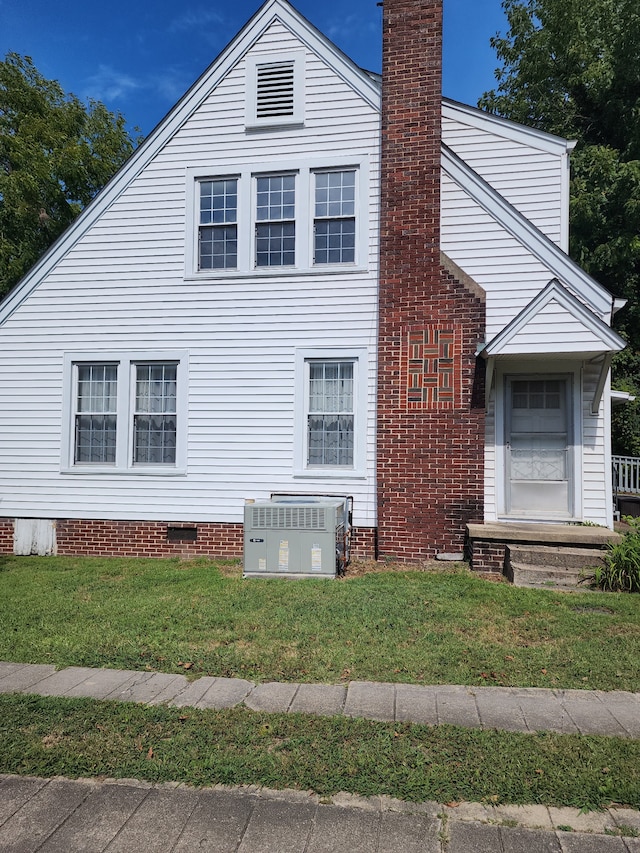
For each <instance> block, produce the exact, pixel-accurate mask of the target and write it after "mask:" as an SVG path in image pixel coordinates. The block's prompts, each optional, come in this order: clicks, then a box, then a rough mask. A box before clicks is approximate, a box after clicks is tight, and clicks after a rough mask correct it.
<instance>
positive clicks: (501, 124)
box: [442, 98, 576, 154]
mask: <svg viewBox="0 0 640 853" xmlns="http://www.w3.org/2000/svg"><path fill="white" fill-rule="evenodd" d="M442 116H443V118H448V119H452V120H454V121H459V122H463V123H464V124H467V125H469V126H470V127H476V128H478V129H479V130H485V131H487V132H490V133H494V134H496V136H504V137H505V138H507V139H510V140H513V141H514V142H521V143H522V144H523V145H527V146H529V147H530V148H537V149H539V150H540V151H546V152H548V153H549V154H567V153H569V152H571V151H573V149H574V148H575V147H576V141H575V140H573V139H564V138H563V137H561V136H555V135H554V134H552V133H547V132H546V131H545V130H538V129H537V128H535V127H527V125H524V124H518V123H517V122H515V121H511V120H510V119H506V118H502V116H497V115H494V114H493V113H487V112H485V111H484V110H480V109H478V107H472V106H469V104H462V103H460V101H453V100H452V99H451V98H443V99H442Z"/></svg>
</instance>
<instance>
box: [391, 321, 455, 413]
mask: <svg viewBox="0 0 640 853" xmlns="http://www.w3.org/2000/svg"><path fill="white" fill-rule="evenodd" d="M461 353H462V334H461V329H460V328H457V329H454V328H451V326H446V325H444V324H442V323H440V324H436V323H431V324H429V325H428V326H425V327H424V328H421V329H415V328H414V329H409V331H408V332H407V333H406V336H405V350H404V353H403V360H402V369H403V372H404V373H405V376H406V381H407V396H406V400H405V408H406V409H410V410H411V409H413V410H416V409H452V408H454V407H455V406H456V405H458V406H459V405H460V402H461V390H462V375H461V374H462V361H461V358H460V356H461Z"/></svg>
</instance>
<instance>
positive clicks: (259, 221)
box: [185, 156, 370, 280]
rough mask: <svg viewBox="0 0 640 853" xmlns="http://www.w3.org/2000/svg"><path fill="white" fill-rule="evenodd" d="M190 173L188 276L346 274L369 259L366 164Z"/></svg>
mask: <svg viewBox="0 0 640 853" xmlns="http://www.w3.org/2000/svg"><path fill="white" fill-rule="evenodd" d="M234 172H235V174H233V175H229V174H224V173H222V174H216V172H215V171H214V172H211V171H204V169H203V168H200V167H188V168H187V181H188V184H187V191H186V196H187V216H186V228H187V239H186V245H185V277H186V278H187V279H192V280H195V279H198V278H199V279H203V280H206V279H221V278H226V277H229V278H235V277H240V276H242V275H247V274H260V275H268V276H271V275H273V274H274V273H278V274H282V275H291V274H293V273H295V272H305V273H311V272H316V273H318V272H322V273H325V272H326V273H331V274H333V273H338V274H339V273H341V272H345V273H346V272H347V271H349V272H352V271H356V270H358V269H359V270H362V269H366V265H367V262H368V260H369V252H368V251H367V246H368V243H367V237H368V229H369V225H370V222H369V218H368V213H369V208H368V200H369V178H368V159H367V158H366V157H365V156H363V157H360V158H359V160H357V161H356V162H355V163H354V162H353V161H347V162H344V161H343V162H338V163H336V162H335V159H334V158H332V157H329V158H325V157H323V158H317V159H316V158H314V159H313V160H294V161H289V160H287V161H285V162H282V161H280V162H278V161H275V162H271V163H248V164H244V165H242V166H240V167H239V168H234Z"/></svg>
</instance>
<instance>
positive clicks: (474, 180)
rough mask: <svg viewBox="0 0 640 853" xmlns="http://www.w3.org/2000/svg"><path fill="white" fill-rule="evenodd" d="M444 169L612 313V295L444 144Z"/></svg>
mask: <svg viewBox="0 0 640 853" xmlns="http://www.w3.org/2000/svg"><path fill="white" fill-rule="evenodd" d="M442 169H443V171H444V172H445V173H446V174H447V175H448V176H449V177H450V178H451V179H452V180H453V181H454V182H455V183H456V184H457V185H458V186H459V187H460V188H461V189H462V190H463V191H464V192H466V193H467V194H468V195H469V196H470V197H471V198H472V199H473V200H474V201H475V202H476V203H477V204H478V205H480V207H482V208H483V209H484V210H485V211H486V212H487V213H488V214H489V215H490V216H492V217H493V218H494V219H495V220H496V221H497V222H498V223H499V224H500V225H501V226H502V227H503V228H504V229H505V231H507V232H508V233H509V234H511V236H512V237H514V238H515V239H516V240H517V241H518V242H519V243H520V244H521V245H522V246H524V247H525V248H526V249H527V250H528V251H529V252H531V254H532V255H533V256H534V257H535V258H537V260H538V261H540V263H541V264H543V265H544V266H545V267H546V268H547V269H548V270H549V272H550V273H551V275H552V276H554V277H555V278H558V279H560V280H561V281H562V282H564V284H565V286H567V287H570V288H571V290H573V291H575V292H576V293H579V294H580V295H581V297H582V298H583V299H584V300H585V301H586V303H587V305H588V306H589V307H590V308H591V310H592V311H594V312H595V313H596V314H598V315H599V316H609V315H610V313H611V309H612V297H611V294H610V293H609V291H608V290H606V289H605V288H604V287H603V286H602V285H601V284H599V283H598V282H597V281H596V280H595V279H593V278H591V276H590V275H588V274H587V273H586V272H585V271H584V270H583V269H581V267H579V266H578V265H577V264H576V263H575V261H572V260H571V258H570V257H569V256H568V255H566V254H565V253H564V252H563V251H562V250H561V249H559V248H558V246H556V244H555V243H554V242H553V241H552V240H550V239H549V238H548V237H547V236H546V235H545V234H543V233H542V231H540V230H539V229H538V228H536V226H535V225H534V224H533V223H532V222H530V221H529V220H528V219H527V218H526V216H523V214H522V213H520V211H519V210H516V208H515V207H514V206H513V205H512V204H510V203H509V202H508V201H507V200H506V199H505V198H504V196H502V195H500V193H499V192H498V191H497V190H495V189H494V188H493V187H492V186H491V185H490V184H488V183H487V182H486V181H485V180H484V178H481V177H480V175H478V173H477V172H475V171H474V170H473V169H472V168H471V167H470V166H469V165H468V164H467V163H465V162H464V160H462V159H461V158H460V157H458V155H457V154H455V153H454V152H453V151H452V150H451V149H450V148H449V147H448V146H447V145H444V144H443V146H442Z"/></svg>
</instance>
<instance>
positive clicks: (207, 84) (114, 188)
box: [0, 0, 381, 325]
mask: <svg viewBox="0 0 640 853" xmlns="http://www.w3.org/2000/svg"><path fill="white" fill-rule="evenodd" d="M275 20H279V21H280V22H281V23H282V24H283V25H284V26H285V27H287V29H289V30H291V32H292V33H293V34H294V35H295V36H297V37H298V38H299V39H300V41H301V42H302V43H303V44H305V45H306V46H307V47H308V48H309V49H310V50H311V51H313V52H314V53H317V54H319V55H320V56H321V57H322V58H323V59H324V60H325V61H326V63H327V65H329V67H330V68H332V70H333V71H335V72H336V74H338V75H339V76H340V77H341V78H342V79H343V80H345V82H347V83H348V84H349V85H350V86H352V87H353V88H354V89H355V90H356V91H357V92H358V94H359V95H360V96H361V97H362V98H363V99H364V100H365V101H366V102H367V103H368V104H369V105H370V106H371V107H372V108H373V109H376V110H378V111H379V110H380V98H381V93H380V85H379V84H378V83H377V82H376V81H375V80H374V79H373V78H372V77H371V75H370V74H368V73H367V72H366V71H363V70H362V69H360V68H358V66H357V65H356V64H355V63H354V62H352V61H351V60H350V59H349V58H348V57H347V56H346V54H344V53H342V51H341V50H339V48H337V47H336V46H335V45H334V44H332V43H331V42H330V41H329V39H327V38H326V37H325V36H323V35H322V33H320V32H319V31H318V30H317V29H316V28H315V27H314V26H313V25H312V24H310V23H309V21H307V20H306V19H305V18H303V17H302V15H300V14H299V13H298V12H297V11H296V10H295V9H294V8H293V7H292V6H290V5H289V3H287V2H286V0H267V2H266V3H265V4H264V5H263V6H262V7H261V8H260V9H258V11H257V12H256V13H255V15H254V16H253V17H252V18H251V19H250V20H249V21H248V23H247V24H245V26H244V28H243V29H242V30H240V32H239V33H238V35H237V36H235V38H234V39H233V40H232V41H231V42H229V44H228V45H227V47H225V48H224V49H223V51H222V52H221V53H220V54H219V55H218V57H217V59H215V60H214V61H213V63H212V64H211V65H210V66H209V68H208V69H207V70H206V71H205V72H204V73H203V74H202V75H201V76H200V77H199V78H198V79H197V80H196V82H195V83H194V84H193V85H192V86H191V88H190V89H189V90H188V91H187V92H186V94H185V95H184V96H183V97H182V98H181V99H180V100H179V101H178V103H177V104H176V105H175V107H173V109H172V110H171V111H170V112H169V113H168V114H167V115H166V117H165V118H164V119H163V120H162V121H161V122H160V123H159V124H158V125H157V126H156V127H155V128H154V130H152V131H151V133H150V134H149V136H148V137H147V138H146V139H145V141H144V142H143V143H142V145H140V147H139V148H138V149H137V150H136V151H134V152H133V154H132V155H131V156H130V157H129V159H128V160H127V161H126V163H125V164H124V165H123V166H122V167H121V168H120V169H119V171H118V172H116V174H115V175H114V176H113V178H111V180H110V181H109V182H108V183H107V184H106V185H105V186H104V188H103V189H102V190H101V191H100V192H99V193H98V195H97V196H96V197H95V198H94V199H93V201H91V202H90V203H89V204H88V205H87V207H86V208H85V209H84V210H83V211H82V213H81V214H80V215H79V216H78V218H77V219H76V220H75V221H74V222H73V224H72V225H70V226H69V228H67V230H66V231H65V232H64V233H63V234H61V235H60V237H59V238H58V239H57V240H56V241H55V243H53V245H52V246H51V247H50V248H49V249H48V250H47V251H46V252H45V254H44V255H43V256H42V257H41V258H40V260H39V261H37V262H36V264H35V265H34V266H33V267H32V268H31V270H30V271H29V272H28V273H27V274H26V276H25V277H24V278H23V279H22V280H21V281H20V282H19V283H18V284H17V285H16V286H15V287H14V289H13V290H12V291H11V292H10V293H9V294H8V295H7V297H6V299H5V300H4V302H2V304H0V325H2V323H4V322H5V320H6V319H7V318H8V317H10V316H11V314H13V312H14V311H15V310H16V308H18V307H19V306H20V305H21V304H22V302H23V301H24V300H25V299H26V298H27V297H28V296H29V294H30V293H31V291H32V290H34V288H36V287H37V286H38V284H39V282H40V281H41V280H42V279H43V278H44V277H45V276H46V275H48V274H49V272H51V270H52V269H53V268H54V267H55V266H56V264H57V263H59V262H60V261H61V260H62V259H63V258H64V256H65V255H66V254H67V252H68V251H69V250H70V249H71V248H72V247H73V246H74V245H75V243H76V242H77V241H78V240H79V239H80V238H81V237H82V235H83V234H85V232H86V231H87V230H88V229H89V228H91V226H92V225H93V224H94V223H95V222H96V221H97V220H98V219H99V218H100V217H101V216H102V214H103V213H104V212H105V211H107V210H108V209H109V207H110V206H111V205H112V204H113V202H114V201H115V200H116V199H117V198H118V197H119V196H120V194H121V193H122V192H123V191H124V190H125V189H126V188H127V186H128V185H129V184H130V183H131V182H132V181H134V180H135V178H136V177H137V176H138V175H139V174H140V173H141V172H142V171H143V170H144V169H145V168H146V166H147V165H148V164H149V162H150V161H151V160H152V159H153V158H154V157H155V156H156V154H157V153H158V152H159V151H160V150H161V149H162V147H163V146H164V145H165V144H166V143H167V142H168V141H169V140H170V139H171V138H172V137H173V135H174V134H175V133H177V131H178V130H179V129H180V127H182V125H183V124H184V123H185V121H187V119H188V118H189V117H190V116H191V115H192V114H193V113H194V112H195V111H196V110H197V109H198V107H199V106H200V105H201V104H202V102H203V101H204V100H205V99H206V98H207V97H208V96H209V94H210V93H211V91H212V90H213V89H215V87H216V86H217V85H218V84H219V83H220V81H221V80H222V79H223V78H224V77H225V76H226V75H227V74H228V73H229V71H230V70H231V69H232V68H233V67H234V66H235V65H236V64H237V63H238V62H239V61H240V60H241V59H242V57H243V56H244V54H245V53H246V52H247V51H248V50H249V49H250V48H251V46H252V45H253V44H254V43H255V42H256V41H257V40H258V39H259V38H260V36H261V35H262V33H263V32H264V31H265V30H266V29H267V28H268V27H270V26H271V24H272V23H273V22H274V21H275Z"/></svg>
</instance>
